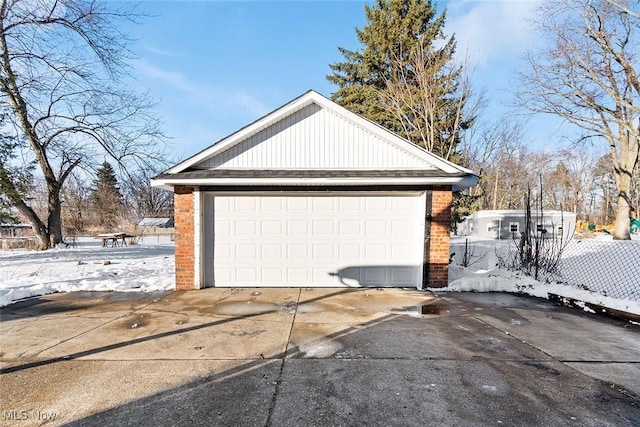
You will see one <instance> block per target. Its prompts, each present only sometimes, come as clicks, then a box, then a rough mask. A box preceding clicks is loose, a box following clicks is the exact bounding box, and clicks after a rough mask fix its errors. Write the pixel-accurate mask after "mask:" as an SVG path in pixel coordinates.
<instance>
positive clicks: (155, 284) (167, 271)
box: [0, 236, 175, 307]
mask: <svg viewBox="0 0 640 427" xmlns="http://www.w3.org/2000/svg"><path fill="white" fill-rule="evenodd" d="M173 253H174V245H173V242H171V241H170V239H169V237H168V236H162V237H158V236H147V237H145V238H144V240H143V241H142V242H140V244H136V245H129V246H127V247H117V248H103V247H102V241H101V240H97V239H93V238H90V237H87V238H80V239H79V241H78V243H77V247H76V248H56V249H52V250H49V251H42V252H38V251H29V250H22V249H12V250H0V307H2V306H5V305H8V304H10V303H12V302H13V301H16V300H19V299H23V298H27V297H31V296H37V295H46V294H51V293H54V292H70V291H83V290H90V291H123V292H136V291H143V292H147V291H156V290H164V289H173V286H174V284H175V278H174V260H173Z"/></svg>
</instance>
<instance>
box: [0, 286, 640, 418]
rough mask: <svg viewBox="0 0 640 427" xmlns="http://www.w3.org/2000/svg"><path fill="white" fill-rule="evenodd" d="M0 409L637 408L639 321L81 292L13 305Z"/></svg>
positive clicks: (495, 308) (201, 414)
mask: <svg viewBox="0 0 640 427" xmlns="http://www.w3.org/2000/svg"><path fill="white" fill-rule="evenodd" d="M0 367H1V368H2V373H1V375H0V393H1V396H2V399H1V402H2V403H1V407H0V410H1V411H2V414H1V415H0V417H1V418H0V423H1V424H2V425H20V426H26V425H41V424H44V423H46V424H47V425H113V426H121V425H142V426H145V425H148V426H157V425H251V426H254V425H255V426H304V425H354V426H355V425H380V426H383V425H384V426H390V425H402V426H411V425H415V426H424V425H438V426H440V425H456V426H459V425H475V426H477V425H523V424H526V425H576V426H590V425H593V426H602V425H616V426H618V425H621V426H624V425H628V426H633V425H635V426H637V425H639V424H638V420H640V398H639V396H640V380H639V378H640V327H639V326H637V325H633V324H631V323H627V322H624V321H620V320H615V319H611V318H607V317H603V316H599V315H591V314H587V313H583V312H580V311H578V310H575V309H568V308H564V307H559V306H556V305H554V304H552V303H550V302H548V301H545V300H540V299H536V298H531V297H526V296H519V295H510V294H497V293H496V294H473V293H462V294H432V293H428V292H419V291H412V290H400V289H291V288H284V289H205V290H202V291H194V292H164V293H154V294H142V293H98V292H93V293H90V292H82V293H70V294H57V295H50V296H45V297H39V298H34V299H31V300H27V301H24V302H21V303H18V304H14V305H12V306H9V307H5V308H3V310H2V314H1V321H0Z"/></svg>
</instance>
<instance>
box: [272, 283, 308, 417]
mask: <svg viewBox="0 0 640 427" xmlns="http://www.w3.org/2000/svg"><path fill="white" fill-rule="evenodd" d="M301 295H302V289H298V297H297V298H296V307H295V310H294V311H293V317H292V318H291V327H290V328H289V332H288V333H287V339H286V340H285V347H284V351H283V352H282V359H280V369H279V370H278V378H277V379H276V386H275V389H274V391H273V396H272V397H271V402H270V403H269V411H268V412H267V421H266V422H265V427H269V426H270V425H271V418H272V417H273V411H274V410H275V407H276V400H277V399H278V394H279V393H280V384H281V383H282V372H283V371H284V362H285V360H287V352H288V351H289V342H290V341H291V334H292V333H293V326H294V325H295V323H296V316H297V315H298V305H299V304H300V296H301Z"/></svg>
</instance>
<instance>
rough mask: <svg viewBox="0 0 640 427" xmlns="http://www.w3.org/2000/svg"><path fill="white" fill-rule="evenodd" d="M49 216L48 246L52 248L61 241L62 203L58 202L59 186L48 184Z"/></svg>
mask: <svg viewBox="0 0 640 427" xmlns="http://www.w3.org/2000/svg"><path fill="white" fill-rule="evenodd" d="M48 192H49V206H48V210H49V217H48V218H47V226H48V228H49V247H51V248H53V247H55V246H56V245H57V244H58V243H61V242H62V208H61V205H62V203H61V202H60V186H59V185H58V184H57V183H55V184H53V183H52V184H50V185H49V191H48Z"/></svg>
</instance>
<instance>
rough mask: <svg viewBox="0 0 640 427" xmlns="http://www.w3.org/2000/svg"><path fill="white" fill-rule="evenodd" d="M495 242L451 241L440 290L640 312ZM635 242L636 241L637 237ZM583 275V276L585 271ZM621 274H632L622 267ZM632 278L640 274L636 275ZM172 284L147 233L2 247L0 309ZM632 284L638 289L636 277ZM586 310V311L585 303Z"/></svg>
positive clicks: (169, 266)
mask: <svg viewBox="0 0 640 427" xmlns="http://www.w3.org/2000/svg"><path fill="white" fill-rule="evenodd" d="M494 242H495V241H486V240H485V241H484V242H483V241H479V240H475V241H473V243H474V250H475V254H476V258H479V259H480V261H478V262H476V263H473V264H471V265H470V266H469V267H467V268H464V267H461V266H459V265H456V262H455V261H456V258H459V256H460V254H459V252H460V249H459V248H460V245H461V244H462V248H463V247H464V238H462V239H460V238H456V239H454V241H453V242H452V245H453V250H454V251H458V253H457V254H456V257H454V263H453V264H452V265H451V266H450V268H449V287H448V288H445V289H444V290H445V291H474V292H515V293H524V294H529V295H533V296H537V297H542V298H548V295H549V294H550V293H551V294H556V295H561V296H563V297H567V298H571V299H574V300H578V301H584V302H588V303H592V304H597V305H602V306H604V307H608V308H612V309H616V310H622V311H626V312H629V313H634V314H637V315H640V302H639V301H637V300H632V299H627V298H611V297H606V296H603V295H602V294H600V293H595V292H589V291H586V290H583V289H580V288H578V287H575V286H568V285H562V284H556V283H541V282H537V281H535V280H533V279H532V278H530V277H527V276H524V275H523V274H521V273H519V272H513V271H507V270H498V269H496V268H495V259H494V258H492V257H495V251H494V250H493V248H494V246H493V245H494ZM635 243H637V244H639V245H640V241H636V242H635ZM483 245H484V246H483ZM482 247H484V248H485V249H486V248H491V249H492V250H490V251H486V252H487V255H486V256H484V257H482V252H481V251H480V249H479V248H482ZM621 260H622V261H621V262H622V264H621V265H620V268H616V269H614V271H616V272H619V270H621V269H627V270H628V269H629V268H632V269H633V268H636V267H638V266H640V263H638V262H636V263H635V264H633V265H632V266H631V267H629V266H628V265H626V264H624V263H625V262H626V260H625V259H624V258H623V257H621ZM623 264H624V265H623ZM581 274H582V275H585V274H584V272H582V273H581ZM625 274H627V275H629V274H635V273H634V272H633V271H626V273H625ZM629 277H632V276H629ZM635 277H636V278H637V277H640V273H639V274H638V275H637V276H635ZM174 283H175V279H174V244H173V242H171V241H170V240H169V238H168V236H165V237H157V236H152V237H145V238H144V241H142V242H140V243H139V244H136V245H130V246H128V247H124V248H123V247H118V248H103V247H101V241H100V240H96V239H93V238H82V239H80V240H79V242H78V245H77V247H76V248H58V249H53V250H49V251H44V252H37V251H28V250H21V249H14V250H0V307H2V306H6V305H8V304H11V303H12V302H14V301H17V300H20V299H23V298H27V297H32V296H38V295H46V294H50V293H54V292H71V291H85V290H90V291H122V292H148V291H157V290H170V289H173V287H174ZM635 287H636V288H638V287H640V281H638V280H637V279H636V284H635ZM434 290H435V291H443V289H434ZM639 291H640V290H639ZM584 308H585V310H587V311H589V310H590V309H589V308H588V307H586V306H585V307H584Z"/></svg>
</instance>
